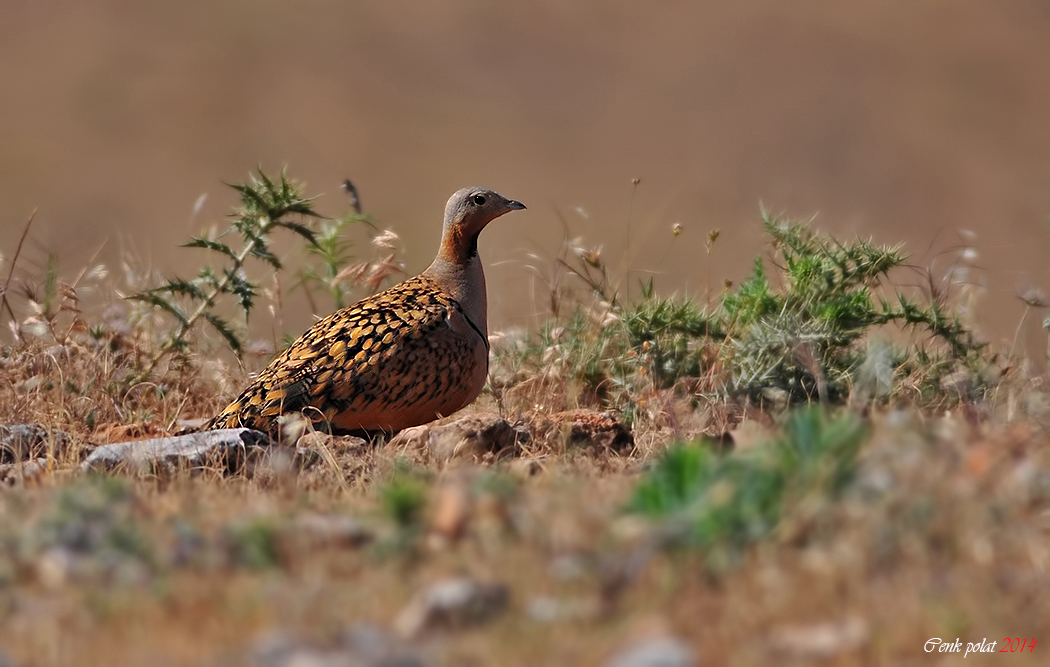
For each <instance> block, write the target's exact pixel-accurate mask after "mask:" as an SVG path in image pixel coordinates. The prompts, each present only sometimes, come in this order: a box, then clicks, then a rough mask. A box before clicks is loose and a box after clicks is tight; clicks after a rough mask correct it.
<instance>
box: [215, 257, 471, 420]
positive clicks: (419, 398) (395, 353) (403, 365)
mask: <svg viewBox="0 0 1050 667" xmlns="http://www.w3.org/2000/svg"><path fill="white" fill-rule="evenodd" d="M479 346H485V347H486V348H487V343H486V342H485V341H484V339H483V338H482V337H481V333H480V331H478V330H477V328H476V327H474V326H473V325H472V324H471V323H470V321H469V320H468V319H466V317H465V315H464V314H463V311H462V308H461V307H460V305H459V304H458V303H457V302H456V301H455V300H453V299H451V298H450V297H449V296H448V295H447V294H445V293H444V292H442V291H441V290H440V289H438V288H437V287H436V286H435V285H433V284H432V282H431V281H429V280H428V279H426V278H425V277H422V276H419V277H416V278H413V279H410V280H408V281H406V282H404V283H402V284H400V285H398V286H397V287H395V288H393V289H391V290H387V291H386V292H383V293H380V294H378V295H375V296H373V297H370V298H368V299H365V300H364V301H361V302H359V303H357V304H355V305H353V306H351V307H349V308H345V309H343V310H340V311H338V312H336V313H333V314H332V315H330V316H328V317H326V318H325V319H323V320H321V321H319V322H317V323H316V324H315V325H314V326H313V327H311V328H310V329H309V330H308V331H307V332H306V333H305V334H303V336H301V337H300V338H299V339H298V340H297V341H296V342H295V343H293V344H292V345H291V347H289V348H288V349H287V350H285V351H284V352H283V353H281V354H280V355H279V356H278V357H277V358H275V359H274V360H273V362H271V363H270V365H269V366H268V367H267V368H266V369H265V370H264V371H263V372H262V373H260V374H259V376H258V377H257V378H256V379H255V381H254V382H253V383H252V384H251V386H249V387H248V388H247V389H246V390H245V391H244V392H243V393H242V394H241V395H240V397H238V399H237V400H236V401H234V402H233V403H231V404H230V405H229V406H228V407H227V408H226V409H225V410H223V412H222V413H221V414H219V415H218V416H217V417H216V418H215V419H213V420H212V421H211V422H210V423H209V424H208V425H207V426H205V427H204V428H206V429H211V428H231V427H236V426H247V427H251V428H258V429H260V430H268V431H271V432H273V431H274V430H275V428H276V427H275V424H276V419H275V418H276V417H277V416H278V415H281V414H286V413H295V412H302V413H303V414H305V415H306V416H307V417H308V418H310V419H311V420H312V421H314V422H315V423H316V424H317V425H318V426H319V427H324V428H327V429H330V430H333V431H336V432H342V431H359V430H365V431H379V430H382V431H394V430H398V429H400V428H404V427H406V426H411V425H414V424H419V423H424V422H426V421H430V420H431V419H434V418H436V417H438V416H440V415H445V414H451V413H452V412H455V411H456V410H458V409H460V408H461V407H463V406H465V405H466V404H468V403H469V402H470V401H472V400H474V398H476V397H477V393H478V392H479V391H480V388H481V387H480V386H479V385H478V382H477V379H478V378H479V377H481V378H482V382H483V377H484V373H485V368H483V367H481V366H480V365H481V364H485V365H487V350H486V352H485V354H484V355H480V354H478V353H477V352H478V351H479V350H478V348H479Z"/></svg>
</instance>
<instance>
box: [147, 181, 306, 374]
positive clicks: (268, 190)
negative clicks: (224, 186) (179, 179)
mask: <svg viewBox="0 0 1050 667" xmlns="http://www.w3.org/2000/svg"><path fill="white" fill-rule="evenodd" d="M230 187H232V188H233V189H234V190H236V191H237V192H238V193H240V200H241V204H240V207H239V208H238V209H237V211H236V212H235V213H234V214H233V216H232V217H233V224H232V225H231V226H230V227H229V229H227V230H226V231H225V232H223V233H222V234H220V235H219V236H217V237H212V236H207V235H205V236H198V237H195V238H193V240H191V241H190V242H189V243H187V244H186V245H185V247H189V248H203V249H205V250H209V251H211V252H213V253H216V254H217V255H219V256H221V257H222V259H223V261H224V262H225V265H224V266H223V267H222V268H221V269H218V270H216V269H214V268H212V267H210V266H206V267H204V268H203V269H201V271H200V272H199V273H198V274H197V276H196V277H195V278H193V279H191V280H184V279H180V278H173V279H171V280H169V281H167V282H166V283H165V284H163V285H161V286H160V287H157V288H154V289H150V290H146V291H144V292H139V293H137V294H133V295H131V296H130V297H129V298H131V299H135V300H138V301H144V302H146V303H149V304H151V305H153V306H154V307H156V308H158V309H160V310H162V311H164V312H166V313H168V314H169V315H171V316H172V317H174V318H175V320H176V322H177V326H176V328H175V329H174V330H173V331H172V332H171V333H170V334H169V335H168V337H167V338H166V339H165V340H164V342H163V343H162V344H161V345H160V346H159V347H158V349H157V350H156V352H155V353H154V354H153V356H152V358H151V359H150V361H149V364H148V365H147V367H146V369H145V372H146V373H147V374H148V373H149V372H151V371H152V370H153V369H154V368H155V367H156V365H157V363H158V362H159V361H160V360H161V359H163V358H164V357H165V356H166V355H168V354H170V353H172V352H176V351H178V352H182V351H185V350H186V349H187V345H188V343H187V337H188V335H189V334H190V332H191V331H192V330H193V328H194V327H195V326H196V325H197V323H198V322H201V321H204V322H207V323H208V324H209V325H211V327H212V328H213V329H214V330H215V331H217V332H218V333H219V334H220V335H221V336H222V337H223V339H224V340H225V341H226V343H227V344H228V345H229V346H230V349H232V350H233V351H234V352H235V353H237V354H238V355H239V354H240V352H241V350H242V348H243V347H244V340H243V336H242V334H240V333H238V332H237V331H236V328H235V327H234V326H233V324H232V323H231V322H230V321H229V320H227V319H225V318H224V317H223V316H221V315H220V314H219V313H218V311H217V306H218V305H219V300H220V299H222V298H223V297H230V298H232V299H233V300H234V301H235V303H236V304H237V305H238V306H239V307H240V309H241V311H242V312H243V314H244V319H245V322H247V319H248V316H249V314H250V312H251V309H252V306H253V305H254V303H255V296H256V294H257V292H258V285H257V284H256V283H254V282H252V280H251V279H250V278H249V277H248V275H247V273H246V272H245V270H244V268H245V264H246V262H247V261H248V259H249V258H255V259H257V260H261V261H263V262H265V263H267V264H269V265H270V266H271V267H272V268H273V269H274V270H280V269H281V262H280V260H278V259H277V256H276V255H274V254H273V252H271V250H270V244H271V238H270V236H271V234H272V233H273V232H274V231H276V230H277V229H286V230H288V231H291V232H293V233H294V234H296V235H298V236H299V237H301V238H302V239H304V240H305V241H306V242H307V243H309V244H310V245H314V246H315V245H317V239H316V236H315V234H314V232H313V231H312V230H311V229H310V228H309V226H307V225H308V224H309V220H310V219H311V218H318V217H320V216H318V214H317V213H315V212H314V210H313V208H311V206H310V201H311V199H309V198H306V197H304V196H303V195H302V186H301V185H299V184H297V183H295V182H293V181H290V180H288V178H287V177H286V176H285V173H284V171H283V170H282V171H281V174H280V177H279V178H278V179H277V180H276V181H274V180H271V179H270V178H269V177H267V176H266V174H264V173H263V171H262V170H261V169H260V170H259V172H258V176H255V175H252V176H250V178H249V182H248V183H237V184H232V185H231V186H230ZM296 216H298V218H299V219H298V220H297V219H296ZM304 218H305V220H304V221H300V220H302V219H304ZM231 235H237V236H239V237H240V238H239V241H240V245H239V247H234V245H232V244H229V243H227V242H226V241H224V240H223V239H224V238H225V237H227V236H231Z"/></svg>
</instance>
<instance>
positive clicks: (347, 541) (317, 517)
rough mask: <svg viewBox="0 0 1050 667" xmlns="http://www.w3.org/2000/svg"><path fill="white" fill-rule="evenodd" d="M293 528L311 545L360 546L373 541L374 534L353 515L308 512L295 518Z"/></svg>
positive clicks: (303, 540)
mask: <svg viewBox="0 0 1050 667" xmlns="http://www.w3.org/2000/svg"><path fill="white" fill-rule="evenodd" d="M293 528H294V530H295V531H296V533H297V535H298V536H300V537H301V539H300V540H299V541H300V542H305V543H307V544H308V545H309V546H311V547H328V546H334V547H359V546H363V545H365V544H367V543H368V542H370V541H372V538H373V534H372V531H371V530H369V529H368V528H367V527H366V526H365V525H364V524H363V523H361V522H360V521H359V520H357V519H355V518H354V517H351V516H339V515H324V514H307V515H305V516H301V517H299V518H298V519H296V520H295V523H294V524H293Z"/></svg>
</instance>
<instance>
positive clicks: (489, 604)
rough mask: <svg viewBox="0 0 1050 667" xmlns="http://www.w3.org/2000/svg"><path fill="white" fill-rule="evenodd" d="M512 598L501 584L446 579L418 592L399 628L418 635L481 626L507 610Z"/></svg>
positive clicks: (401, 616)
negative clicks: (441, 629)
mask: <svg viewBox="0 0 1050 667" xmlns="http://www.w3.org/2000/svg"><path fill="white" fill-rule="evenodd" d="M508 598H509V593H508V591H507V587H506V586H504V585H503V584H500V583H479V582H477V581H474V580H473V579H470V578H468V577H457V578H454V579H445V580H443V581H439V582H437V583H436V584H433V585H431V586H429V587H427V588H426V589H424V590H423V591H421V592H420V593H419V594H417V595H416V597H415V598H413V600H412V601H411V602H410V603H409V604H408V605H407V606H406V607H405V608H404V609H403V610H402V611H401V613H400V614H399V615H398V617H397V621H396V622H395V629H396V630H397V631H398V633H399V634H400V635H401V636H403V637H418V636H420V635H422V634H423V633H425V632H428V631H430V630H432V629H436V628H449V629H455V628H461V627H466V626H469V625H480V624H482V623H485V622H487V621H489V620H491V619H492V618H494V617H495V616H496V615H498V614H499V613H500V612H501V611H503V609H504V608H505V607H506V606H507V602H508Z"/></svg>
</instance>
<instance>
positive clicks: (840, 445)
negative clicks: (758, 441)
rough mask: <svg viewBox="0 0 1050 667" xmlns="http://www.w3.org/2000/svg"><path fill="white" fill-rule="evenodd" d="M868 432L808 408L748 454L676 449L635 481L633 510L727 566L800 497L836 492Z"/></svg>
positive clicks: (848, 418)
mask: <svg viewBox="0 0 1050 667" xmlns="http://www.w3.org/2000/svg"><path fill="white" fill-rule="evenodd" d="M866 433H867V427H866V426H865V424H864V423H863V422H861V421H860V420H859V419H858V418H857V417H855V416H854V415H853V414H851V413H841V414H839V415H837V416H834V415H831V414H829V413H828V412H826V411H824V410H823V409H820V408H817V407H808V408H802V409H798V410H795V411H793V412H791V413H789V414H788V416H787V418H786V420H785V421H784V424H783V426H782V428H781V431H780V434H779V435H778V436H777V437H775V438H773V439H772V440H770V441H769V442H766V443H764V444H762V445H759V446H756V447H755V448H754V449H751V450H748V451H747V452H743V453H735V452H734V453H730V454H728V455H724V456H723V455H719V454H717V453H716V452H715V451H714V449H713V447H712V446H710V444H708V443H705V442H703V441H701V442H698V443H689V444H685V445H679V446H675V447H672V448H670V449H668V450H667V451H666V452H665V453H664V454H663V456H662V457H661V458H660V460H659V461H657V463H656V465H655V466H654V467H653V469H652V470H650V471H649V472H648V473H647V474H646V475H644V476H643V478H642V479H641V480H640V481H639V482H638V485H637V486H636V488H635V491H634V495H633V497H632V499H631V501H630V503H629V505H628V509H629V510H630V511H632V512H636V513H640V514H643V515H647V516H650V517H653V518H656V519H660V520H665V521H670V522H671V524H672V526H674V527H675V528H676V531H675V535H676V537H677V538H678V541H679V543H684V544H688V545H692V546H696V547H699V548H701V549H703V550H705V551H706V552H708V553H709V555H711V556H712V558H713V559H714V561H716V562H727V559H729V560H732V559H733V558H735V557H736V556H737V555H739V553H740V551H741V550H742V549H743V548H745V547H746V546H748V545H749V544H751V543H753V542H755V541H756V540H759V539H762V538H763V537H765V536H767V535H769V534H770V533H772V532H773V531H774V530H775V529H776V528H777V526H778V525H779V524H780V522H781V520H782V519H783V517H785V515H787V514H789V513H791V512H792V511H793V510H794V509H795V508H796V507H797V506H798V505H799V503H800V502H801V500H802V499H803V498H807V497H813V496H818V497H822V496H834V495H835V494H837V493H839V492H840V491H841V490H842V489H843V488H844V486H845V484H846V482H847V481H849V479H850V478H851V476H852V474H853V471H854V468H855V463H856V455H857V450H858V448H859V446H860V444H861V442H863V440H864V438H865V436H866Z"/></svg>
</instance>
